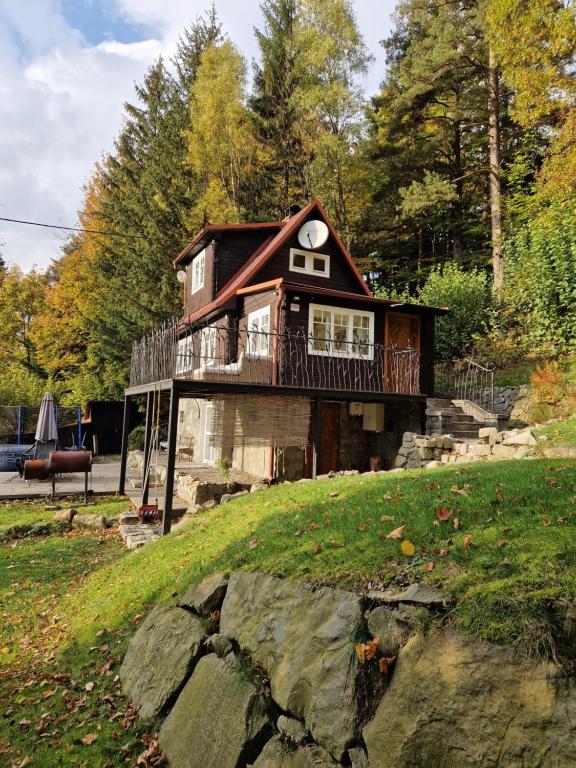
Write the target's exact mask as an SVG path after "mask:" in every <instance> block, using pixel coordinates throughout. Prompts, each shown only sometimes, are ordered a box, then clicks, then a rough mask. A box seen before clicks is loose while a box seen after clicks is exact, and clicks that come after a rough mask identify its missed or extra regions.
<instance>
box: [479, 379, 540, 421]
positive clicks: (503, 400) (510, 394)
mask: <svg viewBox="0 0 576 768" xmlns="http://www.w3.org/2000/svg"><path fill="white" fill-rule="evenodd" d="M529 390H530V387H529V386H528V384H522V385H520V386H518V387H494V413H496V414H498V415H499V416H504V417H505V418H507V419H509V418H510V417H511V416H512V411H513V410H514V406H515V405H516V402H517V401H518V400H519V399H520V398H522V397H525V396H526V395H527V394H528V391H529ZM483 395H484V397H485V398H489V397H490V391H489V390H484V392H483Z"/></svg>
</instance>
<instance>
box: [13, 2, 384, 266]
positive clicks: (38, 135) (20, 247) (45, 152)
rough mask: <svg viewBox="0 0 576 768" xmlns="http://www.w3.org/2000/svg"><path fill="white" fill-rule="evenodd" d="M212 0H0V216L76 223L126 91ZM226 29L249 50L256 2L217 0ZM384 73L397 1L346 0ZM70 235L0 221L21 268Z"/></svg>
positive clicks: (374, 78)
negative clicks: (382, 43)
mask: <svg viewBox="0 0 576 768" xmlns="http://www.w3.org/2000/svg"><path fill="white" fill-rule="evenodd" d="M210 4H211V0H0V217H5V218H12V219H26V220H29V221H38V222H44V223H49V224H58V225H64V226H75V225H76V224H77V212H78V209H79V208H80V207H81V205H82V198H83V186H84V184H85V183H86V181H87V180H88V179H89V177H90V175H91V172H92V169H93V167H94V164H95V163H96V162H97V161H98V160H99V158H100V157H101V156H102V155H103V154H104V153H106V152H108V151H110V150H111V149H112V147H113V143H114V138H115V137H116V135H117V134H118V131H119V129H120V126H121V123H122V109H123V104H124V102H126V101H133V100H134V83H136V82H140V81H141V80H142V78H143V76H144V74H145V72H146V70H147V68H148V67H149V66H150V64H151V63H152V62H153V61H154V60H155V59H156V58H157V57H158V56H159V55H160V54H163V55H164V56H166V57H169V56H170V54H171V52H172V51H173V49H174V44H175V41H176V40H177V38H178V35H179V34H180V33H181V32H182V29H183V28H184V27H185V26H186V25H187V24H189V23H190V22H191V21H192V20H193V19H194V18H195V17H197V16H198V15H200V14H202V13H203V12H204V11H205V10H206V8H207V7H208V6H209V5H210ZM215 5H216V9H217V12H218V15H219V17H220V18H221V20H222V22H223V26H224V29H225V31H226V32H227V33H228V35H229V36H230V38H231V39H232V40H233V41H234V42H235V43H236V44H237V45H238V46H239V48H240V49H241V50H242V52H243V53H244V55H245V56H246V57H247V58H248V59H249V60H250V59H252V58H254V57H256V56H257V50H256V45H255V41H254V35H253V28H254V26H259V25H260V22H261V14H260V0H243V1H242V2H239V0H215ZM354 8H355V11H356V17H357V20H358V26H359V28H360V31H361V32H362V34H363V35H364V39H365V41H366V44H367V46H368V48H369V49H370V51H371V53H372V54H373V56H374V58H375V60H374V63H373V64H372V66H371V68H370V71H369V73H368V76H367V78H366V80H365V83H364V87H365V89H366V92H367V93H369V94H373V93H375V92H376V90H377V88H378V84H379V82H380V81H381V80H382V76H383V72H384V51H383V49H382V47H381V46H380V41H381V40H382V39H383V38H385V37H386V36H387V34H388V32H389V31H390V28H391V19H390V16H391V13H392V12H393V9H394V0H354ZM65 238H66V234H65V233H63V232H60V231H58V230H49V229H43V228H39V227H32V226H24V225H20V224H11V223H7V222H4V221H0V254H1V255H2V257H3V258H4V260H5V261H6V262H8V263H12V264H17V265H18V266H20V267H21V268H22V269H24V270H29V269H31V268H32V267H33V266H36V267H38V268H41V269H44V268H45V267H47V266H49V264H50V263H51V261H52V260H53V259H56V258H58V256H59V254H60V249H61V246H62V243H63V241H64V240H65Z"/></svg>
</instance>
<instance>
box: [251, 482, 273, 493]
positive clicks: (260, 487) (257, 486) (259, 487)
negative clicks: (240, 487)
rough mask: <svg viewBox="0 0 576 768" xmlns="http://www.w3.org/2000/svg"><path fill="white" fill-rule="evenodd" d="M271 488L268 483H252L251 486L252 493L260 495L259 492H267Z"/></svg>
mask: <svg viewBox="0 0 576 768" xmlns="http://www.w3.org/2000/svg"><path fill="white" fill-rule="evenodd" d="M269 487H270V486H269V485H268V483H252V485H251V486H250V493H258V491H266V490H267V489H268V488H269Z"/></svg>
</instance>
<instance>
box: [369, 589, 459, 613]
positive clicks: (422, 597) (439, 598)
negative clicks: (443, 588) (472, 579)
mask: <svg viewBox="0 0 576 768" xmlns="http://www.w3.org/2000/svg"><path fill="white" fill-rule="evenodd" d="M367 597H368V599H370V600H376V601H377V602H380V603H384V604H387V605H391V604H394V603H414V604H416V605H423V606H426V607H427V608H445V607H446V605H447V602H448V601H447V599H446V598H445V597H443V595H442V593H441V592H440V590H439V589H436V587H429V586H427V585H426V584H410V586H409V587H406V589H403V590H395V589H391V588H389V589H387V590H384V591H382V592H378V591H376V590H371V591H370V592H368V595H367Z"/></svg>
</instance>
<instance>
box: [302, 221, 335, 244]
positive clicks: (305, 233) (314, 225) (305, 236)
mask: <svg viewBox="0 0 576 768" xmlns="http://www.w3.org/2000/svg"><path fill="white" fill-rule="evenodd" d="M328 235H329V232H328V227H327V226H326V224H324V222H323V221H319V220H318V219H312V220H311V221H307V222H306V224H303V225H302V226H301V227H300V230H299V231H298V242H299V243H300V245H301V246H302V248H320V246H322V245H324V243H325V242H326V240H328Z"/></svg>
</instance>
